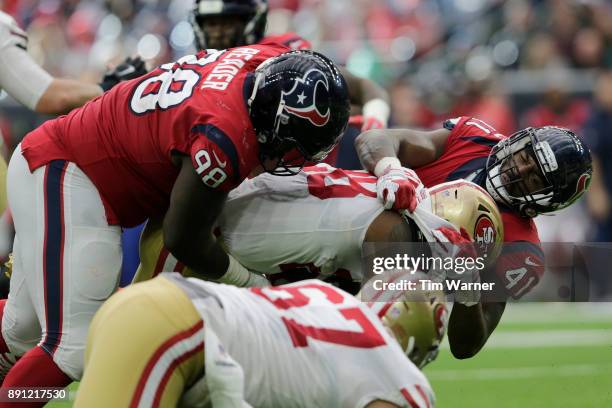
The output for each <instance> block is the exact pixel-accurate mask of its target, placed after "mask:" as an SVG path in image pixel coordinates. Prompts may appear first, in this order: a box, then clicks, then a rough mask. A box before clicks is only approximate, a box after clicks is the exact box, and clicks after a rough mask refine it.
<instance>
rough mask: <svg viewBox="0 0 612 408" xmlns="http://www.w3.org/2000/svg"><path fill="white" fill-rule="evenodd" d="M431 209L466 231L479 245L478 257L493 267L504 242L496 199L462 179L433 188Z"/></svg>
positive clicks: (502, 225) (477, 246) (431, 191)
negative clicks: (482, 257) (481, 257)
mask: <svg viewBox="0 0 612 408" xmlns="http://www.w3.org/2000/svg"><path fill="white" fill-rule="evenodd" d="M429 193H430V195H431V208H432V210H433V212H434V214H436V215H437V216H438V217H440V218H443V219H445V220H446V221H448V222H450V223H451V224H453V225H454V226H455V227H457V229H461V228H465V230H466V232H467V233H468V234H469V236H470V238H471V239H472V241H474V243H475V244H476V250H477V252H478V256H485V257H486V260H485V265H490V264H492V263H493V262H495V260H496V259H497V257H498V256H499V254H500V252H501V249H502V244H503V242H504V223H503V221H502V218H501V213H500V212H499V209H498V208H497V204H496V203H495V200H493V198H492V197H491V196H490V195H489V194H488V193H487V192H486V191H485V190H484V189H483V188H482V187H480V186H478V185H477V184H474V183H472V182H469V181H467V180H463V179H459V180H454V181H450V182H447V183H442V184H438V185H437V186H434V187H432V188H430V189H429Z"/></svg>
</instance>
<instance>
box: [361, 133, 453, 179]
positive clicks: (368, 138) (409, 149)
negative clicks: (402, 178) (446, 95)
mask: <svg viewBox="0 0 612 408" xmlns="http://www.w3.org/2000/svg"><path fill="white" fill-rule="evenodd" d="M449 135H450V131H449V130H447V129H437V130H433V131H420V130H412V129H385V130H382V129H375V130H370V131H367V132H364V133H362V134H360V135H359V136H357V139H356V140H355V149H356V150H357V154H358V155H359V159H360V160H361V163H362V164H363V166H364V167H365V168H366V169H367V170H368V171H370V172H373V173H374V174H376V172H377V171H378V169H376V165H377V164H378V163H379V161H380V160H381V159H384V158H397V159H399V161H400V164H401V165H402V166H404V167H409V168H418V167H421V166H424V165H426V164H429V163H431V162H433V161H435V160H436V159H438V158H439V157H440V156H441V155H442V152H443V151H444V147H445V145H446V140H447V139H448V136H449ZM385 167H387V166H385ZM398 167H399V166H398ZM380 170H381V171H380V172H381V173H382V170H384V169H380ZM377 175H378V174H377Z"/></svg>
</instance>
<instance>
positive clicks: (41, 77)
mask: <svg viewBox="0 0 612 408" xmlns="http://www.w3.org/2000/svg"><path fill="white" fill-rule="evenodd" d="M27 41H28V40H27V36H26V33H25V32H24V31H23V30H21V29H20V28H19V27H18V26H17V23H16V22H15V20H14V19H13V18H12V17H10V16H9V15H8V14H5V13H0V86H1V87H2V88H4V89H5V90H6V92H8V94H9V95H11V96H12V97H13V98H15V99H17V100H18V101H19V102H20V103H22V104H23V105H25V106H27V107H28V108H30V109H32V110H34V108H35V107H36V105H37V104H38V101H39V100H40V98H41V96H42V95H43V94H44V93H45V91H46V90H47V88H48V87H49V85H50V84H51V82H52V81H53V77H52V76H51V75H49V73H48V72H46V71H45V70H44V69H42V68H41V67H40V66H39V65H38V64H36V62H35V61H34V60H33V59H32V57H31V56H30V55H29V54H28V53H27V52H26V46H27Z"/></svg>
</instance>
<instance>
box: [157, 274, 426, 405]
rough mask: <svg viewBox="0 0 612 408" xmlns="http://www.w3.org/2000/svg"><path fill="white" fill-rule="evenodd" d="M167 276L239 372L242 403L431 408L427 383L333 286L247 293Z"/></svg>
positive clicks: (311, 284)
mask: <svg viewBox="0 0 612 408" xmlns="http://www.w3.org/2000/svg"><path fill="white" fill-rule="evenodd" d="M164 276H166V277H168V278H169V279H172V280H173V281H174V282H175V283H177V284H178V285H179V286H180V287H181V288H183V289H184V290H185V292H186V293H187V295H188V296H189V297H190V298H191V299H192V301H193V303H194V306H195V307H196V309H197V310H198V312H199V313H200V314H201V315H202V319H203V320H204V326H205V328H206V330H212V331H214V333H215V335H216V336H217V338H218V340H219V343H220V344H222V345H223V350H224V352H227V353H228V354H229V355H230V356H231V358H232V361H235V362H236V363H237V364H239V365H240V368H241V369H242V373H243V376H244V377H243V378H244V393H243V394H242V395H243V397H244V400H245V401H246V402H248V404H250V405H252V406H253V407H271V408H274V407H308V408H311V407H312V408H316V407H321V408H360V407H365V406H367V405H368V404H369V403H371V402H372V401H375V400H383V401H389V402H392V403H395V404H397V405H398V406H400V407H407V408H415V407H418V408H428V407H433V404H434V396H433V392H432V390H431V387H430V385H429V382H428V381H427V379H426V378H425V376H424V375H423V374H422V373H421V372H420V371H419V369H418V368H417V367H416V366H415V365H414V364H413V363H412V362H411V361H410V360H409V359H408V358H407V357H406V355H405V354H404V353H403V351H402V350H401V348H400V347H399V345H398V343H397V342H396V341H395V339H393V338H392V337H391V335H390V334H389V333H388V332H387V331H386V329H385V328H384V326H383V325H382V323H381V321H380V319H379V318H378V317H377V316H376V315H375V314H374V313H373V312H372V311H371V310H370V309H369V308H368V307H367V306H366V305H365V304H363V303H361V302H359V301H357V300H356V299H355V298H354V297H352V296H350V295H349V294H348V293H346V292H343V291H342V290H340V289H338V288H336V287H334V286H332V285H329V284H327V283H325V282H321V281H319V280H306V281H301V282H297V283H293V284H289V285H282V286H277V287H268V288H252V289H244V288H236V287H234V286H228V285H220V284H215V283H211V282H204V281H201V280H198V279H185V278H183V277H181V276H180V275H179V274H165V275H164ZM206 347H208V345H206ZM207 358H208V357H207ZM226 360H227V359H226ZM206 367H207V373H210V370H215V368H214V367H211V366H210V365H209V364H208V362H207V366H206ZM226 367H227V364H223V367H221V369H226ZM205 378H206V377H204V380H205ZM210 386H211V384H208V392H210V393H212V392H213V391H212V390H211V389H210ZM204 397H205V396H203V398H204Z"/></svg>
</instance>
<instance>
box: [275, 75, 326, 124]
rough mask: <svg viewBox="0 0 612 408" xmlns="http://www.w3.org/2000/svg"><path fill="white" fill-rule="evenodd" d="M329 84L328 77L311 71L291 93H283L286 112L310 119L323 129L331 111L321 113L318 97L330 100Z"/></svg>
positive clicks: (295, 84)
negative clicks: (318, 106)
mask: <svg viewBox="0 0 612 408" xmlns="http://www.w3.org/2000/svg"><path fill="white" fill-rule="evenodd" d="M321 93H322V94H321ZM328 94H329V83H328V82H327V77H326V76H325V74H323V72H321V71H319V70H318V69H311V70H310V71H308V72H306V73H305V74H304V76H303V77H302V78H297V79H296V80H295V83H294V84H293V88H291V90H290V91H289V92H285V91H282V94H281V100H283V101H284V102H285V107H284V109H285V111H286V112H287V113H289V114H291V115H295V116H298V117H300V118H304V119H308V121H309V122H310V123H312V124H313V125H315V126H318V127H322V126H325V125H326V124H327V122H329V117H330V110H329V107H327V111H326V112H324V113H321V112H320V111H319V108H317V96H318V97H319V98H323V99H324V100H325V99H327V98H328Z"/></svg>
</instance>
